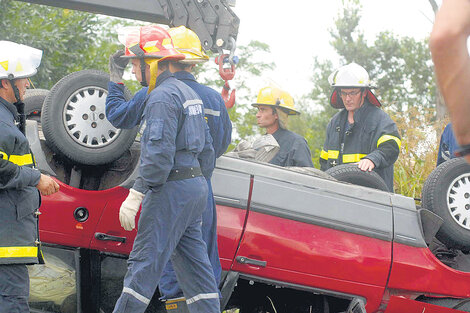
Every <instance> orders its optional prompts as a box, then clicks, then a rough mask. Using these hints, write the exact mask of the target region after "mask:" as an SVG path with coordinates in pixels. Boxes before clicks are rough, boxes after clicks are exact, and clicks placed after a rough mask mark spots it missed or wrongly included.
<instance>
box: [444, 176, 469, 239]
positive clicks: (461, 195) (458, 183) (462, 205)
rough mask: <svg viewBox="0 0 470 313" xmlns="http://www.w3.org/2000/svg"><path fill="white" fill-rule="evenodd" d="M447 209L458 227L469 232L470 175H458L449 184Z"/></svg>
mask: <svg viewBox="0 0 470 313" xmlns="http://www.w3.org/2000/svg"><path fill="white" fill-rule="evenodd" d="M447 208H448V210H449V213H450V215H451V216H452V218H453V219H454V221H455V222H456V223H457V224H458V225H459V226H461V227H463V228H465V229H467V230H470V173H465V174H462V175H460V176H459V177H457V178H455V179H454V180H453V181H452V183H451V184H450V186H449V188H448V189H447Z"/></svg>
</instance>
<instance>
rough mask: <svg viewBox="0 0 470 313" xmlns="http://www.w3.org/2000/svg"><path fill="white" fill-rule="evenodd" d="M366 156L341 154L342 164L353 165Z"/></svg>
mask: <svg viewBox="0 0 470 313" xmlns="http://www.w3.org/2000/svg"><path fill="white" fill-rule="evenodd" d="M366 155H367V154H362V153H356V154H343V163H355V162H359V161H360V160H361V159H362V158H363V157H365V156H366Z"/></svg>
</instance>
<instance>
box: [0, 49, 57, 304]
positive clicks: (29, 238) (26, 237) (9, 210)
mask: <svg viewBox="0 0 470 313" xmlns="http://www.w3.org/2000/svg"><path fill="white" fill-rule="evenodd" d="M41 57H42V51H41V50H38V49H34V48H31V47H28V46H24V45H19V44H16V43H13V42H10V41H0V223H1V225H2V226H0V312H1V313H12V312H18V313H26V312H28V313H29V305H28V298H29V276H28V269H27V268H26V264H38V263H44V262H43V259H42V253H41V250H40V242H39V230H38V216H39V214H40V213H39V212H38V210H37V209H38V208H39V204H40V195H39V192H40V193H41V194H42V195H45V196H47V195H50V194H53V193H55V192H57V191H58V190H59V185H58V184H57V183H56V182H55V181H54V180H52V178H50V177H49V176H46V175H43V174H41V173H40V172H39V171H38V170H36V169H34V157H33V155H32V154H31V150H30V148H29V143H28V140H27V139H26V137H25V135H24V133H22V131H21V130H23V131H24V122H25V121H24V117H23V118H22V116H21V114H23V115H24V104H23V102H22V100H23V97H24V93H25V91H26V88H28V87H29V80H28V78H29V77H31V76H33V75H34V74H36V72H37V68H38V66H39V64H40V63H41ZM15 124H17V125H18V126H19V127H17V126H16V125H15Z"/></svg>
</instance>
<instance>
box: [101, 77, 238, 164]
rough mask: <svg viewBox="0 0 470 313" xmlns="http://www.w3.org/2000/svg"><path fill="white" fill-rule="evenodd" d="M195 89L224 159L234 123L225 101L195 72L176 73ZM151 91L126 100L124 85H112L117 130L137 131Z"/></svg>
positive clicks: (109, 107) (109, 110) (110, 112)
mask: <svg viewBox="0 0 470 313" xmlns="http://www.w3.org/2000/svg"><path fill="white" fill-rule="evenodd" d="M173 75H174V76H175V77H176V78H177V79H179V80H181V81H182V82H184V83H185V84H186V85H188V86H189V87H191V88H192V89H193V90H194V91H195V92H196V93H197V94H198V96H199V97H200V98H201V99H202V102H203V105H204V114H205V119H206V121H207V124H208V125H209V131H210V134H211V137H212V144H213V147H214V150H215V156H216V158H218V157H220V156H221V155H222V154H223V153H224V152H225V151H226V150H227V148H228V146H229V145H230V142H231V140H232V122H231V121H230V117H229V115H228V112H227V109H226V108H225V104H224V101H223V100H222V97H221V96H220V94H219V93H217V91H215V90H214V89H212V88H209V87H207V86H204V85H201V84H199V83H198V82H197V81H196V79H195V78H194V76H193V75H192V74H191V73H188V72H186V71H181V72H177V73H174V74H173ZM147 90H148V88H142V89H141V90H140V91H138V92H137V93H136V94H135V95H134V97H133V98H132V99H131V100H129V101H126V99H125V97H124V85H120V84H116V83H113V82H109V84H108V97H107V98H106V117H107V118H108V120H109V121H110V122H111V124H112V125H113V126H114V127H116V128H134V127H135V126H136V125H138V124H139V123H140V120H141V118H142V113H143V112H144V108H145V105H144V103H145V100H146V98H147Z"/></svg>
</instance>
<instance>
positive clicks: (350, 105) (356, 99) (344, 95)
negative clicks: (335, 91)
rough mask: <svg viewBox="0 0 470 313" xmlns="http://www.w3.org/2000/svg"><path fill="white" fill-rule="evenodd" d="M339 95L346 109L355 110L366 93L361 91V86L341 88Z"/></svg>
mask: <svg viewBox="0 0 470 313" xmlns="http://www.w3.org/2000/svg"><path fill="white" fill-rule="evenodd" d="M339 95H340V97H341V99H342V100H343V103H344V107H345V108H346V110H348V111H352V112H355V111H356V110H357V109H359V108H360V107H361V106H362V104H363V103H364V97H365V95H366V93H365V92H361V88H349V89H341V90H340V91H339Z"/></svg>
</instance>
